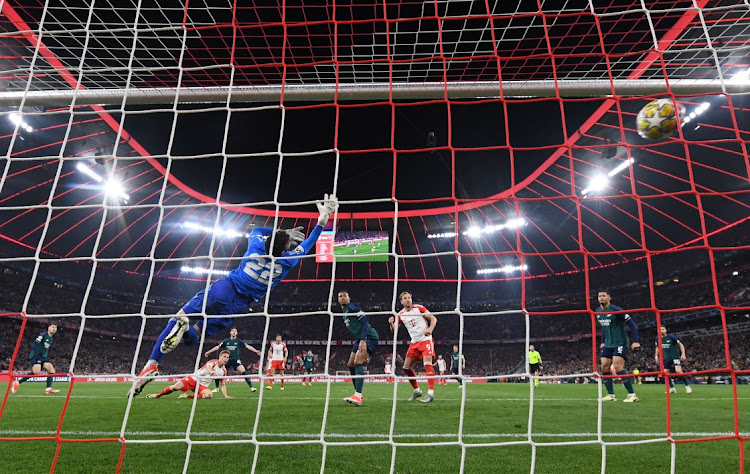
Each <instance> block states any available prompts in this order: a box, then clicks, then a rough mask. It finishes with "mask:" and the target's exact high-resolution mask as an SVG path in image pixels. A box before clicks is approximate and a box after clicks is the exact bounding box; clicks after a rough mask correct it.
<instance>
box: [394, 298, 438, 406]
mask: <svg viewBox="0 0 750 474" xmlns="http://www.w3.org/2000/svg"><path fill="white" fill-rule="evenodd" d="M399 300H401V304H402V305H403V306H404V309H402V310H401V311H399V313H398V319H397V320H396V319H395V318H394V317H393V316H391V317H390V318H389V319H388V323H389V324H390V325H391V331H395V330H396V329H397V327H398V325H399V324H402V325H404V326H406V329H407V330H408V331H409V336H411V344H410V345H409V350H408V351H406V360H404V373H405V374H406V376H407V377H416V376H417V374H416V373H415V372H414V370H413V369H412V367H413V366H414V364H415V363H416V362H417V361H418V360H421V361H422V363H423V364H424V371H425V372H426V373H427V376H428V377H430V378H429V379H427V388H428V390H427V396H426V397H424V398H423V399H422V402H423V403H429V402H431V401H432V400H433V399H434V398H435V379H434V375H435V368H434V367H433V366H432V358H433V357H434V356H435V345H434V342H433V341H432V332H433V331H434V330H435V325H436V324H437V318H436V317H435V316H433V315H432V314H430V312H429V311H427V308H425V307H424V306H422V305H420V304H413V302H412V298H411V293H409V292H408V291H404V292H402V293H401V294H400V295H399ZM409 382H410V383H411V386H412V387H413V388H414V393H413V394H412V396H411V398H409V401H410V402H411V401H414V400H416V399H417V398H419V397H421V396H422V390H420V389H419V383H417V379H416V378H412V379H410V380H409Z"/></svg>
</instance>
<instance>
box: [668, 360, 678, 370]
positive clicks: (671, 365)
mask: <svg viewBox="0 0 750 474" xmlns="http://www.w3.org/2000/svg"><path fill="white" fill-rule="evenodd" d="M675 367H682V361H681V360H680V359H670V360H665V361H664V370H672V369H674V368H675Z"/></svg>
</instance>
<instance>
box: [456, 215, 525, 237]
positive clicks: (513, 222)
mask: <svg viewBox="0 0 750 474" xmlns="http://www.w3.org/2000/svg"><path fill="white" fill-rule="evenodd" d="M525 225H526V219H523V218H522V217H518V218H515V219H510V220H508V221H506V222H504V223H502V224H496V225H488V226H485V227H476V226H475V227H470V228H469V229H468V230H467V231H466V232H464V235H466V236H469V237H479V236H480V235H482V234H489V233H492V232H497V231H499V230H503V229H516V228H518V227H522V226H525Z"/></svg>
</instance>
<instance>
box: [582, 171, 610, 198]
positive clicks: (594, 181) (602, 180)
mask: <svg viewBox="0 0 750 474" xmlns="http://www.w3.org/2000/svg"><path fill="white" fill-rule="evenodd" d="M608 184H609V178H608V177H607V176H605V175H603V174H600V175H598V176H594V177H593V178H591V181H589V186H588V187H587V188H586V189H584V190H583V191H581V195H583V196H585V195H587V194H588V193H595V192H598V191H602V190H604V188H606V187H607V185H608Z"/></svg>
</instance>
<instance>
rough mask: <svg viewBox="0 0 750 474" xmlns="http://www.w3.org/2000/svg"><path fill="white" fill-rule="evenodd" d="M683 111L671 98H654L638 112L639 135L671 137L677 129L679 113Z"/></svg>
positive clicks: (660, 137) (654, 138)
mask: <svg viewBox="0 0 750 474" xmlns="http://www.w3.org/2000/svg"><path fill="white" fill-rule="evenodd" d="M681 112H682V110H680V107H679V106H678V107H675V105H674V103H673V102H672V100H671V99H657V100H652V101H651V102H649V103H648V104H646V105H645V106H644V107H643V108H642V109H641V111H640V112H638V117H637V119H636V130H637V131H638V135H640V136H642V137H643V138H646V139H649V140H659V139H662V138H668V137H671V136H672V134H674V132H675V130H677V114H678V113H681Z"/></svg>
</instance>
